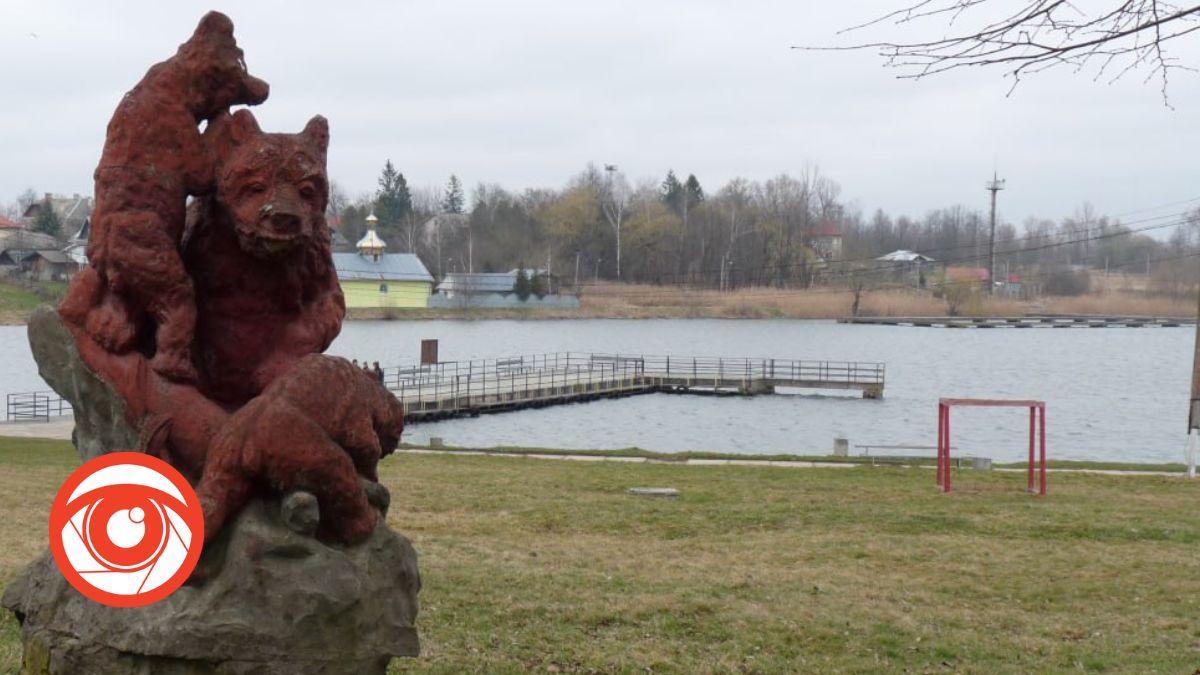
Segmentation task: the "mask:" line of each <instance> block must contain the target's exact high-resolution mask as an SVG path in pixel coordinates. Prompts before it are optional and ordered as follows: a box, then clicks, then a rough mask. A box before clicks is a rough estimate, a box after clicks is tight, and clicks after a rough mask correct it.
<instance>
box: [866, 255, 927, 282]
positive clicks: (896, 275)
mask: <svg viewBox="0 0 1200 675" xmlns="http://www.w3.org/2000/svg"><path fill="white" fill-rule="evenodd" d="M875 264H876V266H877V267H878V268H880V269H884V270H891V272H892V278H893V279H894V280H897V281H904V282H905V283H908V284H916V285H917V286H918V287H920V288H925V285H926V283H927V281H928V278H929V275H930V273H931V272H932V271H933V268H934V266H935V265H938V264H940V263H938V261H937V260H934V259H933V258H930V257H929V256H927V255H924V254H921V253H917V252H915V251H909V250H907V249H898V250H895V251H892V252H891V253H885V254H884V255H881V256H879V257H878V258H876V259H875Z"/></svg>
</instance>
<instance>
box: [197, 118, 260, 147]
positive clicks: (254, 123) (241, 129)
mask: <svg viewBox="0 0 1200 675" xmlns="http://www.w3.org/2000/svg"><path fill="white" fill-rule="evenodd" d="M204 135H205V137H210V138H212V145H213V146H214V147H215V148H216V149H217V150H218V152H226V151H228V150H232V149H233V148H236V147H237V146H239V145H242V144H243V143H245V142H246V141H248V140H250V139H251V138H253V137H255V136H260V135H262V129H260V128H259V126H258V120H256V119H254V114H253V113H251V112H250V111H249V110H246V109H244V108H243V109H242V110H239V111H237V112H235V113H233V114H232V115H230V114H229V113H221V114H219V115H217V116H216V117H214V118H213V119H212V121H211V122H209V123H208V127H207V128H205V130H204Z"/></svg>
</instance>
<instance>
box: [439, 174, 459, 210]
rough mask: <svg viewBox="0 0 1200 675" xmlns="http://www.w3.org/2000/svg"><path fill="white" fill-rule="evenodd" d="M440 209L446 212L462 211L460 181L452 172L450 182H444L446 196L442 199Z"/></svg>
mask: <svg viewBox="0 0 1200 675" xmlns="http://www.w3.org/2000/svg"><path fill="white" fill-rule="evenodd" d="M442 211H444V212H446V213H462V212H463V187H462V182H461V181H459V180H458V176H456V175H454V174H450V182H448V183H446V196H445V198H444V199H442Z"/></svg>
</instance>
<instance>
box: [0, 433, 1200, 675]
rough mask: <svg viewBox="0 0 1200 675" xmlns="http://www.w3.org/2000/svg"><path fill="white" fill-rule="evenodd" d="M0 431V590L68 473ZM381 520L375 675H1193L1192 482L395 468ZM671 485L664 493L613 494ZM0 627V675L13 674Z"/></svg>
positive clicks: (1198, 575)
mask: <svg viewBox="0 0 1200 675" xmlns="http://www.w3.org/2000/svg"><path fill="white" fill-rule="evenodd" d="M76 463H77V462H76V461H75V460H74V456H73V453H72V451H71V450H70V448H69V446H68V445H67V444H66V443H63V442H56V441H37V440H24V439H0V468H2V469H3V470H2V471H0V509H2V512H3V513H4V514H5V516H6V517H5V518H4V519H3V520H2V521H0V551H2V553H0V580H4V581H7V580H8V579H9V578H11V577H12V575H13V574H14V573H15V572H16V571H17V570H18V569H19V568H20V566H22V565H23V564H25V563H26V562H27V561H28V560H29V559H31V558H33V557H34V556H35V555H36V554H37V553H38V552H39V551H40V550H41V549H42V548H43V547H44V546H45V543H46V540H45V528H46V518H47V513H48V509H49V505H50V500H51V498H52V496H53V492H54V490H55V489H56V488H57V486H58V484H59V482H60V481H62V480H63V479H64V478H65V477H66V475H67V474H68V473H69V472H70V470H71V469H72V468H73V467H74V466H75V465H76ZM381 469H382V470H381V475H382V478H383V480H384V482H385V483H386V484H387V485H388V487H389V488H391V491H392V500H393V506H392V512H391V514H390V516H389V521H390V522H391V524H392V525H393V526H394V527H396V528H397V529H399V530H400V531H402V532H405V533H406V534H407V535H408V536H409V537H410V538H411V539H412V540H413V543H414V545H415V546H416V548H417V551H418V552H419V553H420V555H421V571H422V575H423V580H424V584H425V588H424V590H423V591H422V593H421V604H422V607H421V614H420V616H419V618H418V626H419V628H420V631H421V637H422V641H423V646H424V654H423V656H422V657H421V658H419V659H412V660H405V661H402V662H397V663H396V664H395V665H394V666H393V672H396V673H410V672H412V673H425V672H436V673H462V672H522V671H527V670H537V671H543V672H597V671H598V672H613V671H618V672H647V671H653V672H685V673H694V672H763V673H775V672H811V673H826V672H862V673H879V672H914V673H925V672H930V673H943V672H945V673H952V672H962V673H1031V672H1038V673H1043V672H1079V671H1084V672H1119V673H1129V672H1136V673H1150V672H1159V673H1192V672H1194V671H1195V670H1196V669H1197V668H1198V667H1200V555H1197V553H1198V552H1200V514H1198V513H1197V507H1196V505H1197V503H1198V497H1200V483H1189V482H1187V481H1186V480H1184V479H1181V478H1173V477H1155V476H1146V477H1142V476H1139V477H1127V476H1097V475H1067V474H1054V475H1052V476H1051V478H1050V481H1051V482H1050V495H1049V497H1047V498H1045V499H1038V498H1034V497H1030V496H1028V495H1025V494H1024V493H1023V492H1021V488H1022V486H1023V482H1024V476H1023V475H1021V474H1004V473H997V472H978V473H976V472H971V471H967V470H963V471H960V472H958V473H957V474H956V476H955V485H956V488H957V489H958V491H957V492H956V493H953V494H951V495H942V494H939V493H937V492H936V491H935V488H934V485H933V483H934V477H933V473H932V471H930V470H928V469H923V468H900V467H886V468H869V467H856V468H838V469H785V468H772V467H741V466H721V467H695V466H680V465H671V464H638V465H627V464H621V463H615V462H603V463H598V462H564V461H541V460H534V459H518V458H499V457H479V456H454V455H449V456H447V455H402V456H397V457H391V458H388V459H387V460H385V461H384V463H383V465H382V467H381ZM634 486H670V487H675V488H678V489H679V490H680V491H681V493H682V496H681V497H680V499H679V500H677V501H665V500H656V499H648V498H639V497H632V496H629V495H627V494H626V493H625V490H626V489H627V488H629V487H634ZM19 648H20V647H19V638H18V633H17V626H16V622H15V621H14V620H13V619H12V618H11V617H8V616H5V617H4V618H3V620H2V621H0V672H14V671H15V670H16V669H17V667H18V665H19V658H20V657H19V653H20V652H19Z"/></svg>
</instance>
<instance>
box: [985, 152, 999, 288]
mask: <svg viewBox="0 0 1200 675" xmlns="http://www.w3.org/2000/svg"><path fill="white" fill-rule="evenodd" d="M984 188H985V189H986V190H987V191H988V192H991V193H992V228H991V229H992V233H991V236H989V237H988V295H991V294H992V290H993V289H995V288H996V193H997V192H999V191H1001V190H1003V189H1004V181H1003V180H1000V179H998V178H996V172H995V171H993V172H992V180H990V181H988V184H987V185H985V186H984Z"/></svg>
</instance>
